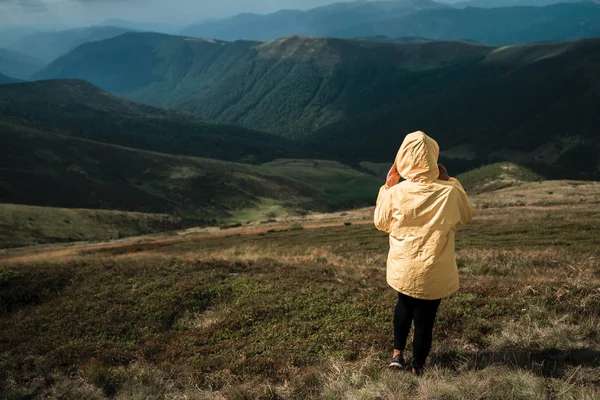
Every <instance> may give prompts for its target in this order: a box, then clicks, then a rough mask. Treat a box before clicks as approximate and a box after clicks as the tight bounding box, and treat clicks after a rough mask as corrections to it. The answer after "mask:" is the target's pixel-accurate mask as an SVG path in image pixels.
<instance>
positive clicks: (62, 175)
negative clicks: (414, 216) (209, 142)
mask: <svg viewBox="0 0 600 400" xmlns="http://www.w3.org/2000/svg"><path fill="white" fill-rule="evenodd" d="M0 128H1V129H0V144H1V146H0V149H1V150H0V173H1V176H2V180H1V184H0V203H11V204H27V205H36V206H51V207H66V208H90V209H104V210H122V211H136V212H148V213H160V214H171V215H178V216H181V217H185V218H189V219H192V220H193V221H194V222H195V223H196V224H215V223H217V221H220V220H225V219H228V220H231V219H234V220H235V218H234V217H235V213H237V212H239V211H242V210H252V211H254V214H255V217H256V218H258V219H269V218H270V217H269V216H268V215H266V214H267V213H268V212H266V211H265V212H264V214H262V215H260V213H261V210H262V209H263V208H264V207H265V206H266V205H273V204H277V205H279V206H280V208H281V209H283V210H285V211H286V212H287V213H293V212H306V211H307V210H321V211H324V210H330V209H337V208H343V207H349V206H352V205H353V204H354V203H355V202H361V201H362V202H363V204H369V203H372V202H373V201H374V196H375V194H376V193H377V190H378V188H379V186H380V185H381V181H380V180H379V179H377V178H375V177H373V176H371V175H368V174H365V173H361V172H358V171H355V170H352V169H350V168H349V167H346V166H343V165H341V164H338V163H334V162H319V161H314V162H310V163H308V162H304V163H300V162H298V163H296V164H289V163H287V162H286V163H285V166H282V165H279V164H278V163H275V164H266V165H262V166H261V165H248V164H238V163H232V162H226V161H220V160H214V159H205V158H195V157H184V156H176V155H167V154H162V153H154V152H148V151H143V150H138V149H132V148H126V147H120V146H115V145H109V144H104V143H99V142H94V141H90V140H86V139H80V138H75V137H72V136H66V135H61V134H57V133H51V132H47V131H40V130H37V129H33V128H27V127H23V126H20V125H14V124H11V123H8V122H0ZM290 165H291V166H290ZM315 177H318V178H319V179H315ZM338 180H343V183H341V182H338ZM266 200H267V201H266ZM269 202H270V204H267V203H269ZM232 217H233V218H232ZM243 222H246V220H244V221H243Z"/></svg>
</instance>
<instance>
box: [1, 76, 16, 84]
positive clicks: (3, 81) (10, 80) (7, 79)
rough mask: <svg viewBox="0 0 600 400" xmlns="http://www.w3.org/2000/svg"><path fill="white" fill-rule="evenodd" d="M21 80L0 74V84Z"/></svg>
mask: <svg viewBox="0 0 600 400" xmlns="http://www.w3.org/2000/svg"><path fill="white" fill-rule="evenodd" d="M18 82H21V81H20V80H19V79H15V78H11V77H10V76H6V75H3V74H0V85H5V84H7V83H18Z"/></svg>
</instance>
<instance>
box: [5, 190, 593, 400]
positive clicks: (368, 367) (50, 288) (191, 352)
mask: <svg viewBox="0 0 600 400" xmlns="http://www.w3.org/2000/svg"><path fill="white" fill-rule="evenodd" d="M548 191H552V192H553V193H554V194H552V195H549V194H548V193H547V192H548ZM482 196H486V197H485V198H486V199H487V198H491V199H492V200H493V199H498V200H502V199H503V198H504V196H510V197H511V198H519V199H521V200H525V201H528V200H529V199H532V200H533V199H534V198H536V197H537V198H539V199H540V200H541V201H539V202H538V201H536V202H532V203H531V205H530V206H529V205H516V204H515V203H514V202H513V201H512V200H509V201H508V202H507V203H501V202H499V201H498V202H496V204H491V203H490V204H488V203H485V204H482V207H481V208H478V209H477V216H476V218H475V220H474V221H473V222H472V223H470V224H469V225H467V226H465V227H464V228H461V229H460V230H459V231H458V232H457V235H456V237H457V261H458V265H459V271H460V279H461V289H460V291H458V292H457V293H456V294H455V295H453V296H451V297H449V298H447V299H444V300H443V301H442V303H441V306H440V309H439V312H438V317H437V321H436V327H435V330H434V333H433V335H434V342H433V348H432V352H431V357H430V360H429V365H428V367H429V368H428V369H427V370H426V371H425V373H424V375H423V376H421V377H414V376H412V375H410V374H408V373H404V372H397V371H388V369H387V364H388V362H389V359H390V356H391V354H392V347H393V346H392V345H393V343H392V334H393V332H392V313H393V307H394V303H395V301H396V297H397V296H396V294H395V293H394V291H393V290H392V289H390V288H389V286H387V284H386V282H385V270H384V268H385V267H384V266H385V260H386V257H387V251H388V246H389V244H388V238H387V235H386V234H384V233H381V232H377V231H376V230H375V228H374V227H373V225H372V209H366V210H364V212H362V213H361V214H356V215H355V214H352V215H355V216H354V217H350V216H349V215H346V216H340V218H339V219H337V220H333V221H330V222H331V223H330V224H329V225H327V224H322V225H317V226H311V225H310V224H309V223H308V222H306V221H304V220H303V219H301V218H299V219H298V220H297V221H295V222H293V223H294V224H296V225H295V227H294V228H293V229H292V228H290V224H291V223H292V222H290V224H286V225H275V226H264V227H263V228H257V227H256V226H251V227H247V228H238V229H236V230H235V233H232V232H231V231H225V232H223V231H218V232H214V231H209V230H206V231H202V232H198V233H199V234H195V235H193V234H189V235H178V236H169V235H165V236H159V237H152V238H132V239H128V240H121V241H119V242H112V243H103V244H79V245H71V246H65V245H60V246H59V245H55V246H44V247H33V248H29V249H18V250H16V249H11V250H4V251H0V265H1V267H0V343H2V358H0V366H1V369H2V371H3V373H2V374H0V391H1V392H2V394H3V395H4V396H5V397H7V398H25V397H27V398H61V399H64V400H80V399H109V398H110V399H152V400H154V399H156V400H158V399H163V398H186V397H187V398H189V399H215V400H216V399H223V398H225V399H243V398H249V399H273V398H278V399H285V400H288V399H289V400H292V399H332V400H346V399H376V398H377V399H398V398H407V397H408V398H411V399H417V400H431V399H450V400H465V399H466V400H475V399H498V400H499V399H503V400H505V399H507V400H517V399H527V400H545V399H548V398H557V399H558V398H566V399H594V398H597V395H598V357H599V354H600V336H599V335H598V332H599V331H600V320H599V318H598V315H599V312H600V298H599V296H598V287H599V286H600V280H599V277H600V263H599V260H600V253H599V248H600V241H599V237H598V235H595V234H594V232H597V231H598V230H599V229H600V214H599V213H598V202H599V201H600V184H598V183H592V182H583V183H582V182H548V183H532V184H527V185H523V186H521V187H514V188H507V189H503V190H500V191H497V192H494V193H493V194H492V195H489V194H485V195H482ZM518 196H520V197H518ZM549 198H551V200H552V201H551V202H550V201H548V200H549ZM472 200H473V201H474V203H475V204H478V203H479V202H480V199H479V196H475V197H473V198H472ZM486 201H487V200H486ZM486 207H487V208H486ZM344 221H348V222H351V223H352V224H351V225H345V224H344ZM200 233H202V234H200ZM410 341H411V339H409V349H410V343H411V342H410Z"/></svg>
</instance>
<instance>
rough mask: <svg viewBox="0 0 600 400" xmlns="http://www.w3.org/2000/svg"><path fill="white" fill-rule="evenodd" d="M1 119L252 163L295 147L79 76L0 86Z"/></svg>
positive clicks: (121, 142) (285, 153) (143, 146)
mask: <svg viewBox="0 0 600 400" xmlns="http://www.w3.org/2000/svg"><path fill="white" fill-rule="evenodd" d="M0 121H8V122H11V123H17V124H19V125H24V126H27V127H33V128H36V129H42V130H45V131H51V132H57V133H61V134H64V135H69V136H75V137H79V138H83V139H91V140H96V141H101V142H106V143H112V144H118V145H122V146H129V147H134V148H140V149H145V150H152V151H159V152H166V153H172V154H183V155H193V156H199V157H211V158H217V159H222V160H232V161H244V162H250V163H257V162H265V161H270V160H273V159H275V158H279V157H290V156H293V155H294V154H295V152H297V150H295V149H294V147H293V146H292V145H291V144H290V143H289V142H288V141H287V140H285V139H283V138H278V137H274V136H273V135H270V134H267V133H263V132H258V131H255V130H251V129H246V128H241V127H237V126H232V125H227V124H219V123H214V122H211V121H206V120H202V119H200V118H198V117H196V116H194V115H190V114H186V113H182V112H178V111H174V110H168V109H161V108H156V107H151V106H145V105H140V104H136V103H133V102H131V101H128V100H125V99H121V98H119V97H116V96H113V95H111V94H109V93H107V92H104V91H102V90H100V89H98V88H97V87H95V86H93V85H91V84H90V83H88V82H85V81H78V80H49V81H39V82H28V83H22V84H18V85H5V86H0Z"/></svg>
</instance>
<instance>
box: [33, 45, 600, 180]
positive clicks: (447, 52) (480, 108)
mask: <svg viewBox="0 0 600 400" xmlns="http://www.w3.org/2000/svg"><path fill="white" fill-rule="evenodd" d="M599 55H600V39H589V40H583V41H577V42H569V43H539V44H530V45H521V46H510V47H500V48H498V47H493V46H486V45H481V44H474V43H467V42H425V43H413V44H401V43H400V44H399V43H381V42H372V41H365V40H343V39H315V38H306V37H297V36H296V37H290V38H282V39H277V40H273V41H269V42H264V43H263V42H251V41H237V42H221V41H211V40H200V39H192V38H185V37H176V36H168V35H158V34H147V33H129V34H125V35H122V36H119V37H116V38H112V39H108V40H105V41H102V42H96V43H88V44H86V45H83V46H81V47H79V48H78V49H76V50H74V51H73V52H72V53H70V54H69V55H67V56H64V57H62V58H61V59H59V60H57V61H56V62H55V63H52V64H51V65H50V66H48V67H47V68H46V69H45V70H44V71H43V72H42V74H40V78H68V77H69V78H79V79H87V80H90V81H91V82H93V83H95V84H97V85H99V86H100V87H102V88H104V89H106V90H108V91H110V92H113V93H117V94H119V95H123V96H126V97H128V98H130V99H133V100H135V101H141V102H145V103H151V104H154V105H158V106H169V107H175V108H179V109H181V110H185V111H189V112H193V113H195V114H197V115H200V116H203V117H205V118H208V119H211V120H217V121H220V122H226V123H231V124H236V125H242V126H245V127H248V128H252V129H258V130H261V131H269V132H272V133H274V134H277V135H280V136H286V137H289V138H295V139H297V140H300V143H302V147H301V148H302V151H309V150H310V149H318V150H319V151H320V152H321V153H323V154H325V155H326V156H327V157H330V158H334V159H339V160H344V161H345V162H351V163H359V162H360V161H386V160H389V159H392V158H393V155H394V153H395V151H396V147H397V145H398V144H397V143H396V142H397V141H398V139H397V138H398V135H401V134H405V133H408V132H411V131H414V130H417V129H424V130H426V131H429V132H431V134H432V135H433V136H434V137H436V138H438V139H439V141H440V144H441V145H442V146H443V148H445V149H451V148H453V147H455V146H461V145H468V146H470V147H471V150H470V151H471V152H472V153H474V154H475V156H473V157H470V158H469V159H462V158H460V157H458V158H457V157H455V158H453V159H451V160H449V162H450V163H451V165H452V166H453V167H454V168H456V170H467V169H470V168H472V167H475V166H479V165H482V164H487V163H488V162H491V161H503V160H509V161H515V160H516V159H519V160H522V161H523V162H525V163H529V164H535V165H537V168H538V172H540V171H541V170H542V169H545V168H547V172H549V174H550V175H552V176H561V177H589V176H600V170H598V165H600V160H598V155H597V153H594V151H595V150H594V149H597V148H600V147H598V139H597V138H598V137H600V132H599V129H600V128H599V127H600V120H599V118H600V116H599V115H598V113H597V111H596V110H595V108H594V107H595V106H594V105H595V104H598V102H599V99H598V98H597V94H596V93H597V91H595V90H596V89H595V88H597V87H598V85H600V76H599V74H600V72H599V71H600V64H599V63H600V61H599V60H600V57H599ZM517 93H518V96H517V95H516V94H517ZM544 146H547V147H544ZM544 149H546V150H544ZM573 159H575V160H579V159H580V160H581V161H582V162H584V164H582V167H581V168H578V169H577V170H573V169H570V168H569V167H568V164H569V163H570V162H572V160H573ZM569 160H571V161H569Z"/></svg>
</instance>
